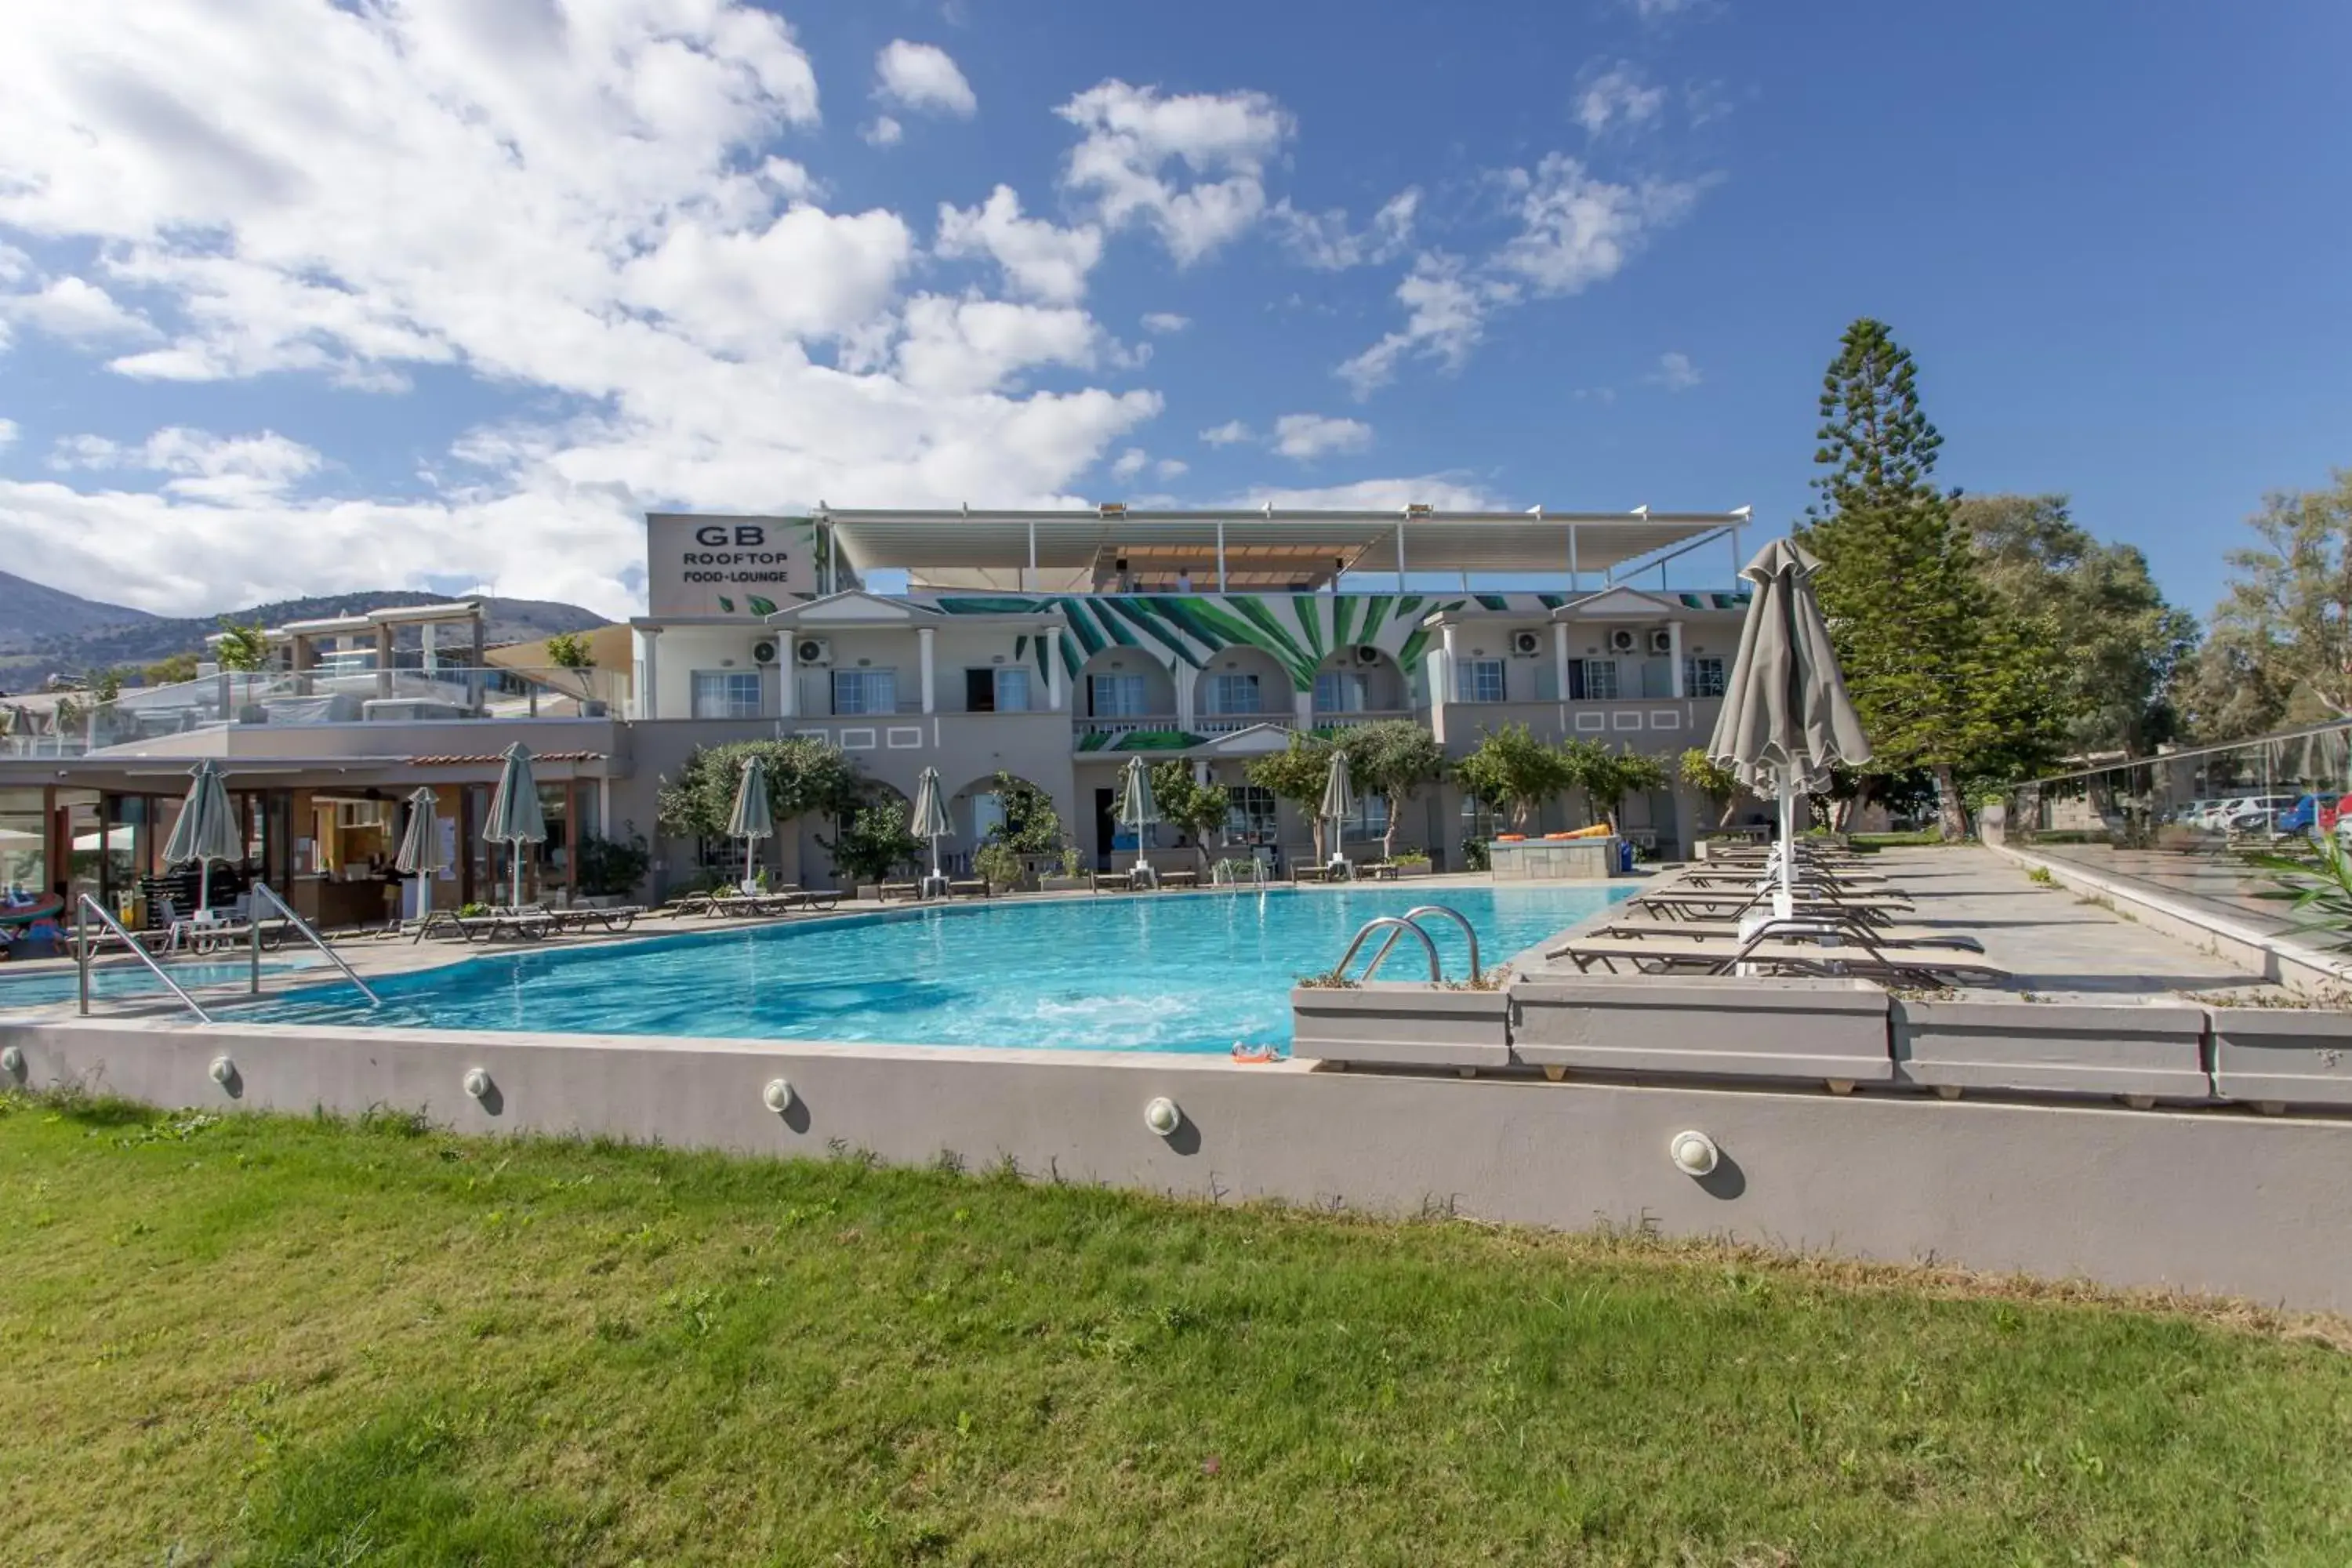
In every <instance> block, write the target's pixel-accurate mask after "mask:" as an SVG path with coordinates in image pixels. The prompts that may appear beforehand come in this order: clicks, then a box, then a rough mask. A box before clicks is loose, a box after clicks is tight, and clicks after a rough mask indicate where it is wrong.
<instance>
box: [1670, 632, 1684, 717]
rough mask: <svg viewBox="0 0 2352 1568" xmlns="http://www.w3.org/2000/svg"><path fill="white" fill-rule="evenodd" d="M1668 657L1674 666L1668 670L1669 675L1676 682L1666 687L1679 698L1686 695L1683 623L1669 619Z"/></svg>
mask: <svg viewBox="0 0 2352 1568" xmlns="http://www.w3.org/2000/svg"><path fill="white" fill-rule="evenodd" d="M1666 658H1667V659H1668V660H1669V661H1671V662H1672V664H1673V666H1674V668H1672V669H1669V670H1668V671H1667V672H1666V674H1667V676H1668V677H1669V678H1670V679H1672V680H1673V681H1674V684H1673V685H1672V686H1669V687H1668V688H1666V689H1667V690H1668V691H1669V692H1671V693H1673V695H1674V696H1675V699H1676V700H1680V699H1681V698H1682V697H1683V695H1684V691H1683V624H1682V622H1680V621H1668V622H1667V623H1666Z"/></svg>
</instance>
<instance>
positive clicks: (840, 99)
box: [0, 0, 2352, 613]
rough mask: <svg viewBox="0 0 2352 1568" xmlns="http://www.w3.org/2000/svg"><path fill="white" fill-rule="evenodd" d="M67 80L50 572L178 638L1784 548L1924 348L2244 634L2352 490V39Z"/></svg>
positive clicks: (298, 28) (1698, 570) (729, 43)
mask: <svg viewBox="0 0 2352 1568" xmlns="http://www.w3.org/2000/svg"><path fill="white" fill-rule="evenodd" d="M12 25H16V24H12ZM20 31H21V32H22V33H23V35H24V38H23V43H24V47H23V48H22V49H21V50H20V51H18V53H19V57H20V64H19V65H18V66H17V67H16V68H15V69H16V79H18V80H20V81H21V82H22V83H23V85H24V88H25V90H23V91H21V92H15V93H12V94H10V95H9V96H7V97H6V98H5V99H0V334H5V336H0V437H5V440H0V542H5V544H6V546H7V548H6V549H5V552H0V565H5V568H6V569H7V570H11V571H16V572H21V573H24V574H27V575H32V576H35V577H39V578H41V579H43V580H45V581H50V582H54V583H57V584H59V585H61V586H65V587H68V588H71V589H74V590H75V591H78V592H82V593H88V594H92V595H97V596H100V597H107V598H112V599H117V600H121V601H124V602H129V603H134V604H139V605H145V606H148V607H152V608H157V609H168V610H203V609H208V608H215V607H221V606H225V605H230V604H234V603H239V602H244V601H248V600H252V599H257V598H263V597H271V596H278V595H285V594H292V593H298V592H332V591H334V590H336V589H338V588H358V587H367V586H381V585H385V584H393V583H414V584H420V585H431V586H435V587H440V588H457V587H464V586H470V585H472V584H477V583H480V584H491V585H495V586H496V587H497V588H498V589H499V591H500V592H504V593H509V594H526V595H541V596H549V597H567V598H574V599H578V600H581V601H583V602H586V603H590V604H592V605H596V606H597V607H599V608H602V609H604V610H607V611H608V612H613V613H619V612H622V611H625V610H626V609H628V608H630V607H631V604H632V601H633V599H634V597H635V594H636V593H637V591H638V589H639V586H640V584H639V581H638V577H637V572H636V566H637V563H638V562H639V560H640V559H641V550H640V547H639V543H638V540H637V535H636V525H635V521H634V520H635V516H636V514H638V513H640V512H642V511H643V510H646V509H649V508H655V509H658V508H667V507H677V506H687V507H706V508H713V509H719V508H727V509H741V510H771V509H782V508H788V507H793V506H796V505H806V504H808V503H811V502H814V501H815V500H819V499H824V500H831V501H832V502H834V503H835V504H836V505H853V504H863V505H891V504H908V505H929V504H948V503H952V502H954V501H956V500H971V501H972V502H974V503H978V504H989V503H994V504H1007V505H1010V504H1040V503H1045V502H1050V501H1053V500H1057V499H1062V500H1076V499H1087V500H1094V499H1107V498H1113V497H1121V498H1125V499H1128V500H1150V499H1157V500H1170V501H1174V502H1180V503H1185V504H1218V503H1223V502H1226V501H1237V500H1247V499H1251V498H1256V497H1263V496H1269V495H1271V496H1279V497H1281V498H1283V499H1285V500H1297V501H1300V502H1309V501H1323V502H1329V503H1344V502H1350V501H1360V502H1362V503H1364V504H1378V505H1392V504H1397V503H1399V502H1401V501H1402V500H1412V499H1422V500H1434V501H1438V502H1441V503H1444V502H1448V501H1452V502H1457V503H1463V502H1474V501H1475V502H1484V503H1491V504H1496V505H1505V506H1512V507H1524V506H1528V505H1532V504H1536V503H1542V504H1545V505H1549V506H1552V507H1559V508H1572V509H1581V508H1612V507H1620V506H1622V507H1631V506H1633V505H1635V504H1637V503H1641V502H1647V503H1649V504H1651V505H1653V506H1655V507H1659V508H1662V509H1684V508H1689V509H1702V508H1704V509H1714V508H1729V507H1732V506H1736V505H1739V504H1742V503H1751V504H1753V505H1754V507H1755V509H1756V515H1757V518H1758V521H1759V523H1761V524H1763V525H1765V526H1766V527H1773V528H1777V527H1779V526H1781V525H1784V524H1785V523H1786V522H1787V521H1790V520H1792V519H1794V518H1795V517H1797V516H1799V515H1800V514H1801V510H1802V508H1803V506H1804V504H1805V501H1806V499H1807V491H1806V488H1805V486H1806V481H1807V479H1808V478H1809V477H1810V474H1811V464H1810V458H1811V450H1812V445H1813V442H1812V433H1813V428H1814V426H1815V423H1816V416H1815V409H1814V400H1815V397H1816V395H1817V392H1818V388H1819V383H1820V377H1821V374H1822V367H1823V365H1824V364H1825V363H1826V362H1827V360H1828V358H1829V356H1830V354H1831V353H1832V350H1833V347H1834V344H1835V341H1836V338H1837V335H1838V333H1839V331H1841V330H1842V329H1843V326H1844V325H1845V323H1846V322H1847V321H1849V320H1851V319H1852V318H1853V317H1854V316H1856V315H1858V314H1863V313H1869V314H1873V315H1876V316H1879V317H1880V318H1882V319H1884V320H1885V321H1889V322H1890V323H1891V324H1892V325H1893V326H1894V328H1895V331H1896V333H1897V335H1898V336H1899V337H1900V338H1901V340H1902V341H1903V342H1905V343H1906V344H1907V345H1908V346H1909V347H1910V348H1911V349H1912V350H1913V351H1914V352H1915V353H1916V354H1917V356H1918V358H1919V360H1920V363H1921V368H1922V385H1923V389H1924V392H1925V395H1926V397H1927V407H1928V412H1929V414H1930V416H1932V417H1933V418H1934V419H1935V420H1936V421H1937V424H1938V426H1940V427H1941V428H1942V430H1943V432H1944V435H1945V437H1946V442H1947V444H1946V447H1945V454H1944V463H1943V468H1942V471H1941V477H1942V479H1944V480H1945V481H1946V482H1948V483H1951V484H1958V485H1961V486H1964V487H1966V488H1968V489H1971V490H1979V491H1983V490H1998V489H2029V490H2063V491H2066V492H2069V493H2070V494H2072V495H2073V497H2074V502H2075V510H2076V516H2077V517H2078V519H2079V520H2080V521H2083V522H2084V523H2085V524H2086V525H2088V526H2090V527H2091V528H2092V529H2093V530H2094V531H2097V532H2099V533H2101V534H2103V535H2105V536H2107V537H2112V538H2118V539H2125V540H2129V541H2131V542H2135V543H2137V544H2139V545H2140V546H2142V547H2143V548H2144V549H2146V550H2147V552H2148V554H2149V555H2150V557H2151V559H2152V560H2153V562H2154V563H2155V565H2156V568H2157V571H2158V577H2159V579H2160V581H2162V582H2163V584H2165V586H2166V587H2167V589H2168V591H2169V592H2170V593H2171V594H2172V595H2174V596H2175V597H2176V598H2177V599H2179V601H2180V602H2182V603H2183V604H2185V605H2188V606H2189V607H2190V608H2192V609H2195V610H2198V611H2200V612H2202V611H2203V610H2205V609H2207V608H2209V607H2210V604H2211V602H2212V600H2213V598H2214V597H2215V595H2216V594H2217V593H2218V591H2219V587H2220V584H2221V557H2222V554H2223V552H2225V551H2226V550H2228V549H2229V548H2231V546H2232V545H2233V544H2235V543H2237V542H2240V540H2241V539H2242V533H2243V530H2242V520H2243V518H2244V517H2245V516H2246V515H2247V514H2248V513H2249V512H2250V511H2252V510H2254V508H2255V507H2256V506H2257V505H2258V504H2259V502H2260V500H2261V497H2262V494H2263V491H2265V490H2266V489H2275V488H2301V487H2309V486H2315V485H2317V484H2320V483H2323V482H2325V481H2326V476H2327V472H2328V470H2329V468H2330V467H2331V466H2333V465H2336V464H2339V463H2352V445H2347V439H2346V436H2347V417H2346V416H2347V412H2352V394H2347V372H2346V370H2345V365H2346V363H2347V355H2346V353H2345V350H2346V347H2347V344H2346V342H2345V339H2346V335H2347V333H2346V329H2345V326H2344V323H2345V322H2346V321H2347V320H2352V310H2347V307H2348V306H2352V269H2347V268H2346V267H2345V266H2344V264H2343V261H2342V258H2343V256H2344V255H2345V254H2347V248H2352V247H2347V239H2352V235H2347V232H2346V231H2347V227H2352V216H2347V215H2352V204H2347V202H2346V200H2345V196H2346V194H2347V193H2346V190H2345V184H2346V176H2345V174H2344V172H2343V171H2344V167H2345V159H2344V157H2343V148H2344V146H2345V144H2346V137H2345V135H2344V132H2343V130H2342V127H2341V125H2340V123H2339V122H2340V121H2341V119H2342V114H2341V111H2340V110H2336V108H2334V103H2335V101H2336V98H2337V97H2338V83H2337V81H2336V76H2337V75H2338V67H2339V65H2340V61H2341V60H2342V59H2344V58H2347V57H2352V48H2347V46H2352V12H2347V11H2346V10H2344V9H2343V8H2342V7H2338V6H2330V5H2277V6H2263V7H2231V8H2226V9H2225V8H2218V7H2214V8H2208V7H2182V6H2167V7H2147V6H2133V5H2074V6H2050V5H1977V6H1971V7H1968V8H1966V9H1965V11H1948V12H1945V13H1940V14H1936V15H1932V16H1931V15H1929V14H1927V13H1925V12H1922V11H1920V10H1918V9H1917V8H1914V7H1889V6H1884V5H1877V6H1866V5H1803V6H1769V7H1768V6H1766V5H1762V4H1761V3H1760V0H1680V3H1675V0H1590V3H1588V4H1570V5H1487V6H1480V7H1475V8H1470V9H1467V10H1465V8H1464V7H1461V6H1458V5H1455V6H1439V5H1375V6H1365V5H1338V4H1289V5H1262V4H1261V5H1226V4H1196V5H1190V6H1186V7H1182V8H1147V7H1133V6H1076V5H1046V4H1043V3H1034V4H1019V3H1014V0H954V3H953V4H951V5H946V6H941V5H939V4H936V3H934V0H926V3H924V4H913V3H904V4H866V5H832V6H816V5H781V6H775V7H772V8H771V9H770V11H769V12H768V13H766V14H761V13H758V12H754V11H751V9H750V8H748V7H746V6H743V5H735V4H729V3H727V0H562V3H560V4H559V3H558V0H475V3H472V4H467V5H458V4H457V3H456V0H433V3H425V0H419V3H418V4H415V5H410V6H406V7H404V8H402V9H401V10H400V11H398V12H397V13H394V12H390V11H387V10H384V9H383V8H380V7H376V6H347V7H343V8H341V9H335V8H331V7H329V6H327V5H324V4H323V0H257V3H256V4H254V5H249V6H244V7H239V8H238V9H237V12H236V15H235V16H233V17H230V18H227V19H226V20H224V19H223V18H221V17H220V16H212V17H211V18H210V19H209V20H207V19H205V17H204V16H203V15H202V14H201V13H199V12H198V11H196V10H195V9H194V7H192V6H187V5H180V4H176V3H173V0H144V3H142V4H140V5H127V4H126V5H115V6H110V5H84V6H77V7H73V8H70V9H68V8H63V7H53V8H46V9H44V10H42V11H40V12H38V13H37V14H36V15H35V16H33V17H32V19H31V20H30V21H29V22H26V23H24V24H22V26H21V27H20ZM292 58H299V59H303V60H306V61H310V62H313V63H312V67H311V68H310V69H308V70H305V71H302V72H288V71H285V70H282V69H279V68H278V62H282V61H284V60H287V59H292ZM1016 213H1017V216H1016ZM1761 532H1762V529H1759V531H1758V533H1759V535H1760V533H1761ZM1728 566H1729V561H1728V558H1727V557H1724V558H1721V559H1717V558H1716V557H1714V556H1713V555H1710V556H1708V557H1706V559H1705V560H1704V561H1703V562H1700V563H1694V569H1693V570H1692V571H1691V572H1689V573H1688V574H1686V575H1684V576H1680V577H1678V578H1677V581H1681V582H1688V583H1692V584H1696V583H1697V582H1699V581H1702V580H1710V581H1719V580H1720V579H1722V578H1723V577H1724V576H1726V575H1727V570H1728Z"/></svg>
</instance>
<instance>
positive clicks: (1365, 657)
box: [1356, 643, 1381, 667]
mask: <svg viewBox="0 0 2352 1568" xmlns="http://www.w3.org/2000/svg"><path fill="white" fill-rule="evenodd" d="M1356 662H1357V663H1358V664H1360V665H1364V666H1367V667H1369V666H1371V665H1375V664H1378V663H1380V662H1381V650H1380V649H1378V648H1376V647H1373V646H1372V645H1371V644H1370V643H1359V644H1357V645H1356Z"/></svg>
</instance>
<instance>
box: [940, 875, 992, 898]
mask: <svg viewBox="0 0 2352 1568" xmlns="http://www.w3.org/2000/svg"><path fill="white" fill-rule="evenodd" d="M948 897H949V898H950V899H984V898H986V897H988V883H987V881H986V880H985V879H979V878H971V879H964V880H961V881H952V882H950V883H949V884H948Z"/></svg>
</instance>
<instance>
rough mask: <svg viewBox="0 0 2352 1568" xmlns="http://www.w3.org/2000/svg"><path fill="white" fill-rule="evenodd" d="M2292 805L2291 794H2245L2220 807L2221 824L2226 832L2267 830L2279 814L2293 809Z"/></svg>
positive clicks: (2293, 801)
mask: <svg viewBox="0 0 2352 1568" xmlns="http://www.w3.org/2000/svg"><path fill="white" fill-rule="evenodd" d="M2294 805H2295V797H2294V796H2293V795H2246V796H2244V797H2242V798H2241V799H2238V800H2233V801H2231V803H2230V804H2229V805H2226V806H2224V807H2222V809H2221V829H2222V831H2224V832H2226V833H2263V832H2268V831H2271V830H2273V828H2274V827H2275V826H2276V825H2277V822H2278V819H2279V818H2280V817H2281V816H2284V815H2285V814H2286V813H2288V812H2290V811H2292V810H2294Z"/></svg>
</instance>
